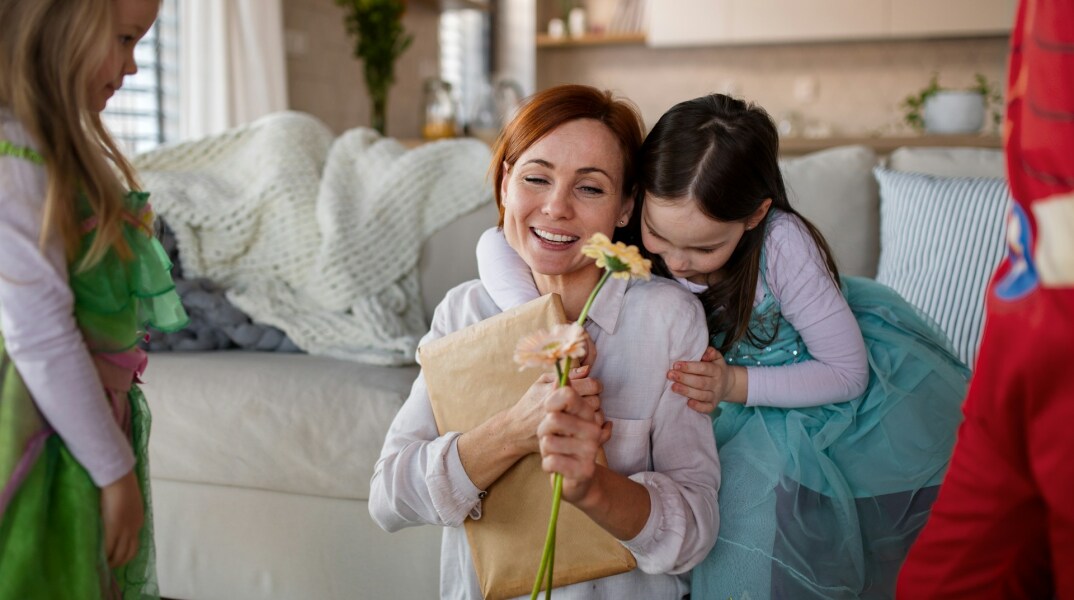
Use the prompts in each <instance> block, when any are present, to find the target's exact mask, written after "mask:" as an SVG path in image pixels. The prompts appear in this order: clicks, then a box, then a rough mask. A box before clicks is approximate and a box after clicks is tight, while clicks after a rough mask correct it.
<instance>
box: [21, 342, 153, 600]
mask: <svg viewBox="0 0 1074 600" xmlns="http://www.w3.org/2000/svg"><path fill="white" fill-rule="evenodd" d="M127 399H128V401H129V402H130V409H131V445H132V447H133V448H134V451H135V456H136V458H137V464H136V466H135V472H136V475H137V477H138V483H139V485H140V487H141V490H142V499H143V503H144V508H145V525H144V526H143V527H142V531H141V534H140V540H139V547H138V554H137V556H136V557H135V558H134V559H133V560H132V561H131V562H129V563H127V564H126V565H124V566H123V567H121V568H118V569H109V568H108V562H107V559H106V557H105V551H104V534H103V524H102V520H101V510H100V490H99V489H98V488H97V486H96V485H94V483H93V480H92V479H90V476H89V473H87V472H86V470H85V469H84V468H83V467H82V465H81V464H79V463H78V461H76V460H75V458H74V457H73V456H72V455H71V453H70V452H69V451H68V450H67V447H66V446H65V445H64V443H63V441H62V440H61V439H60V438H59V436H58V435H56V434H55V433H51V434H47V433H46V435H47V437H44V439H43V445H42V446H41V447H40V451H39V453H38V454H37V456H36V459H35V460H33V462H32V465H31V466H30V467H29V470H28V471H26V472H25V479H23V480H22V481H21V484H20V485H18V486H17V488H16V489H15V490H14V493H13V494H12V495H11V496H10V501H9V504H8V505H7V508H6V510H4V511H3V514H2V515H0V557H2V558H0V582H2V583H0V600H8V599H11V600H37V599H41V600H56V599H61V598H62V599H72V600H81V599H86V600H89V599H94V600H96V599H98V598H102V599H103V598H107V599H111V598H123V599H124V600H134V599H144V598H159V597H160V594H159V591H158V589H157V581H156V562H155V555H156V552H155V548H154V546H153V526H152V523H153V517H152V501H151V499H150V494H149V462H148V441H149V426H150V415H149V408H148V406H147V405H146V403H145V398H144V397H143V396H142V393H141V391H140V390H139V389H138V388H137V387H134V388H131V390H130V392H129V393H128V394H127ZM102 401H103V396H102ZM40 419H41V417H40V415H39V414H38V412H37V408H36V406H35V405H34V404H33V401H32V399H31V398H30V394H29V392H28V391H27V390H26V387H25V386H24V385H23V383H22V379H21V378H20V377H19V374H18V372H17V371H16V369H15V367H14V364H13V363H12V362H11V360H10V359H9V357H8V355H7V353H6V351H5V350H4V345H3V338H2V337H0V475H3V477H2V478H0V480H2V481H4V482H10V481H11V480H10V477H11V475H12V474H13V472H14V471H15V470H16V468H17V466H18V464H19V462H20V460H22V459H23V456H24V455H25V451H26V447H27V443H28V442H30V441H31V440H32V439H33V435H34V434H29V435H28V434H27V432H33V431H35V428H32V427H27V425H30V424H31V423H32V422H34V421H39V420H40ZM36 431H38V432H41V431H44V432H47V431H48V430H47V429H43V428H41V429H36Z"/></svg>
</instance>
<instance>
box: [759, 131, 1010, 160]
mask: <svg viewBox="0 0 1074 600" xmlns="http://www.w3.org/2000/svg"><path fill="white" fill-rule="evenodd" d="M849 145H862V146H868V147H869V148H872V149H873V151H874V152H876V153H877V154H889V153H891V152H892V151H893V150H895V149H896V148H901V147H903V146H914V147H934V148H940V147H971V148H994V149H1002V148H1003V139H1002V138H1000V137H999V136H994V135H913V136H900V137H868V136H861V137H850V136H840V137H826V138H800V137H792V138H780V140H779V151H780V154H786V155H796V154H806V153H809V152H816V151H817V150H824V149H826V148H834V147H836V146H849Z"/></svg>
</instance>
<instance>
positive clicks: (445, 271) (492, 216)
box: [418, 201, 499, 322]
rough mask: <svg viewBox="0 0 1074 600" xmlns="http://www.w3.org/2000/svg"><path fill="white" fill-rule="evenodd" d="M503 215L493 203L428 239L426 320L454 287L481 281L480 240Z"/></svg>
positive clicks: (422, 273) (422, 265) (424, 252)
mask: <svg viewBox="0 0 1074 600" xmlns="http://www.w3.org/2000/svg"><path fill="white" fill-rule="evenodd" d="M498 219H499V214H498V212H497V210H496V203H495V202H492V201H490V202H489V203H487V204H484V205H482V206H481V207H480V208H478V209H477V210H475V211H473V212H471V213H469V214H466V215H463V216H461V217H459V218H458V219H455V220H454V221H452V222H451V223H450V224H448V225H446V226H444V228H443V229H441V230H440V231H438V232H436V233H435V234H434V235H433V236H432V237H430V238H429V239H428V240H426V242H425V245H424V246H422V249H421V257H420V258H419V259H418V276H419V278H420V281H421V303H422V308H423V310H424V311H425V320H426V322H428V321H429V320H430V319H432V317H433V310H435V309H436V305H437V304H440V301H441V300H442V299H443V298H444V294H446V293H447V291H448V290H450V289H451V288H453V287H455V286H457V285H459V284H460V283H463V282H464V281H469V280H471V279H476V278H477V255H476V253H475V251H476V249H477V239H478V238H479V237H481V233H482V232H484V231H485V230H486V229H488V228H489V227H494V226H495V225H496V222H497V220H498Z"/></svg>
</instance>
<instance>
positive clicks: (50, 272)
mask: <svg viewBox="0 0 1074 600" xmlns="http://www.w3.org/2000/svg"><path fill="white" fill-rule="evenodd" d="M0 140H6V141H8V142H10V143H11V144H13V145H15V146H21V147H26V148H31V149H35V150H36V149H37V147H36V144H35V143H34V141H33V140H32V139H31V138H30V136H29V135H28V134H27V132H26V130H25V129H24V128H23V127H22V125H20V124H19V123H18V121H16V120H15V119H14V117H13V116H12V115H11V113H10V112H9V111H6V110H4V109H0ZM44 202H45V169H44V167H42V166H40V165H37V164H34V163H32V162H30V161H28V160H24V159H21V158H15V157H11V156H5V155H0V332H2V333H3V337H4V346H5V349H6V352H7V354H8V355H9V356H10V357H11V360H12V362H13V363H14V364H15V368H16V370H17V371H18V373H19V375H20V376H21V377H22V380H23V382H24V383H25V384H26V387H27V389H28V390H29V391H30V394H31V395H32V396H33V399H34V402H35V403H36V404H37V407H38V409H39V410H40V411H41V414H42V415H43V416H44V418H45V420H47V421H48V422H49V424H50V425H51V426H52V428H53V429H55V430H56V433H57V434H58V435H59V436H60V438H62V439H63V441H64V443H65V444H66V445H67V448H68V449H69V450H70V451H71V453H72V454H73V455H74V457H75V459H77V460H78V461H79V463H81V464H82V466H84V467H85V468H86V470H87V471H89V474H90V476H91V477H92V478H93V481H94V483H96V484H97V485H98V486H105V485H108V484H110V483H112V482H114V481H116V480H117V479H119V478H120V477H122V476H123V475H125V474H127V473H128V472H130V470H131V469H132V468H133V467H134V462H135V460H134V453H133V451H132V450H131V447H130V442H128V441H127V438H126V436H125V435H124V434H123V431H122V430H121V429H120V427H119V425H117V424H116V421H115V418H114V417H113V416H112V410H111V408H110V407H109V405H108V401H107V399H106V396H105V392H104V387H103V386H102V385H101V381H100V377H99V376H98V374H97V369H96V368H95V367H94V365H93V359H92V358H91V356H90V353H89V351H88V350H87V348H86V343H85V340H84V339H83V338H82V333H81V331H80V330H79V329H78V325H77V324H76V323H75V317H74V295H73V294H72V292H71V287H70V285H69V283H68V273H67V259H66V256H65V254H64V247H63V242H62V241H61V240H60V239H59V238H58V237H54V238H53V239H51V240H49V241H48V243H47V244H46V246H45V248H44V251H42V249H41V247H40V245H39V243H38V239H39V236H40V234H41V226H42V210H43V208H44Z"/></svg>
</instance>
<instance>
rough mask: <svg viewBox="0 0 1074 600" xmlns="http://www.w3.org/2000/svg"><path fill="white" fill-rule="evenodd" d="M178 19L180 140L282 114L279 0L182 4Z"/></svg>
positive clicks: (212, 0)
mask: <svg viewBox="0 0 1074 600" xmlns="http://www.w3.org/2000/svg"><path fill="white" fill-rule="evenodd" d="M179 19H180V23H181V25H180V34H179V35H180V43H179V51H180V73H179V115H180V116H179V137H180V138H181V139H190V138H197V137H202V136H206V135H210V134H213V133H219V132H221V131H224V130H226V129H229V128H231V127H235V126H237V125H241V124H243V123H248V122H250V121H252V120H254V119H257V118H258V117H261V116H264V115H266V114H269V113H272V112H276V111H280V110H285V109H286V108H287V71H286V68H287V67H286V61H285V56H284V38H283V5H282V1H281V0H183V1H182V2H180V3H179Z"/></svg>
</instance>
